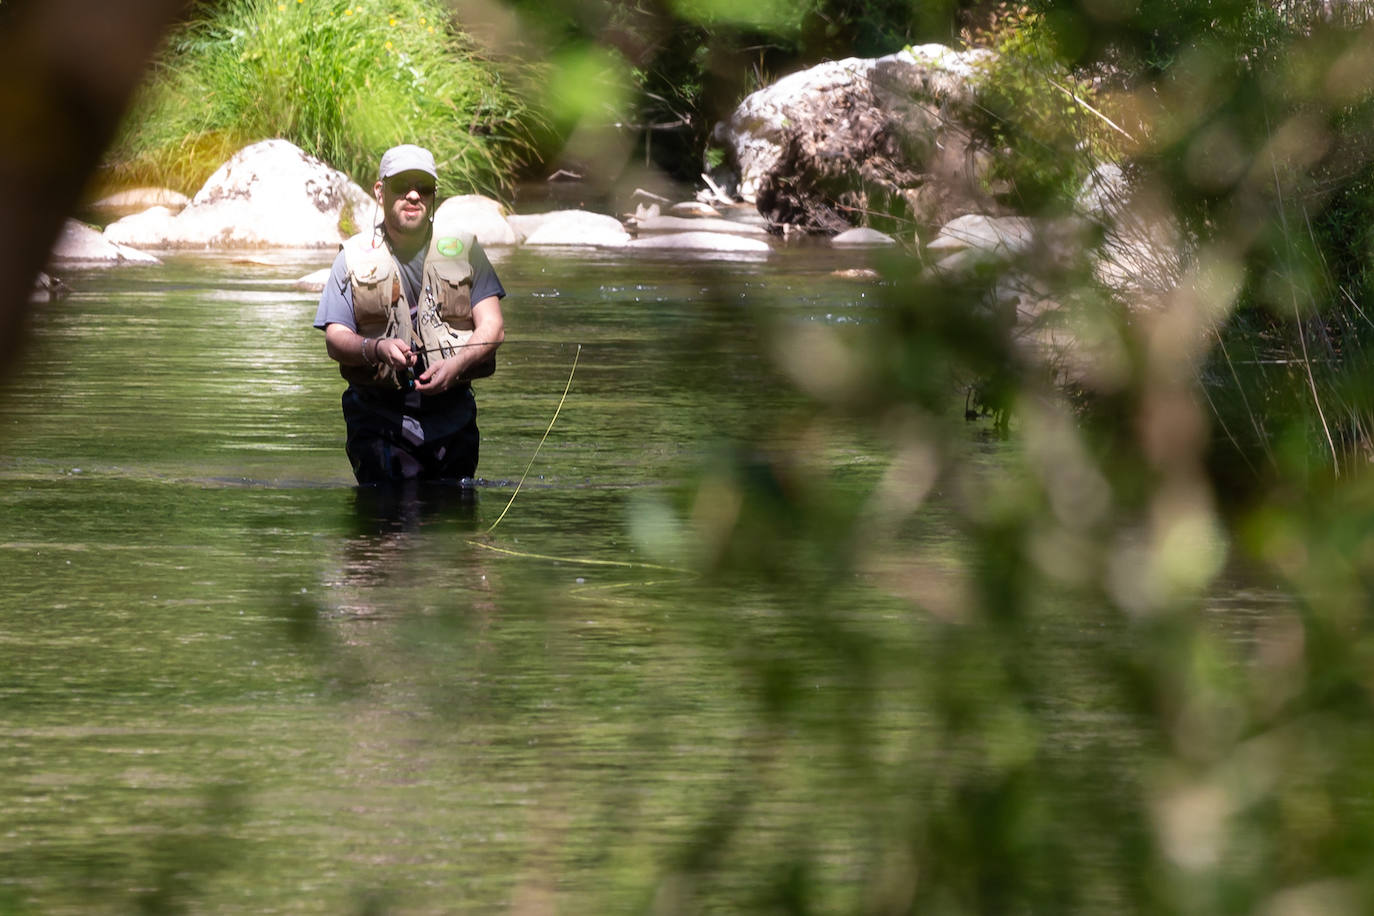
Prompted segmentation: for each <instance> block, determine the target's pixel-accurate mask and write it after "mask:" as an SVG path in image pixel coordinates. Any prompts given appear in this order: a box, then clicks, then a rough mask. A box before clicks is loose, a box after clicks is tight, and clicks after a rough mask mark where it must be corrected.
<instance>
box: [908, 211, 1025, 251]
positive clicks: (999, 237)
mask: <svg viewBox="0 0 1374 916" xmlns="http://www.w3.org/2000/svg"><path fill="white" fill-rule="evenodd" d="M1034 241H1035V223H1034V221H1033V220H1031V219H1029V218H1027V217H1024V216H988V215H987V214H984V213H968V214H965V215H964V216H960V217H956V218H955V219H952V220H950V221H949V222H948V223H946V224H945V225H943V226H941V227H940V231H939V232H938V233H937V234H936V236H935V238H934V239H933V240H931V242H930V244H928V245H926V249H927V250H928V251H932V252H937V253H939V254H941V255H942V256H943V255H948V254H951V253H953V252H957V251H963V250H964V249H974V250H977V251H984V252H1001V253H1004V254H1017V253H1020V252H1023V251H1025V250H1027V249H1028V248H1029V247H1030V246H1031V244H1032V243H1033V242H1034Z"/></svg>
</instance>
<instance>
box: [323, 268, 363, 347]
mask: <svg viewBox="0 0 1374 916" xmlns="http://www.w3.org/2000/svg"><path fill="white" fill-rule="evenodd" d="M331 324H341V325H343V326H344V327H346V328H348V329H349V330H350V331H356V330H357V329H358V326H357V324H356V323H355V322H354V320H353V287H352V285H351V284H350V283H349V282H348V261H347V259H346V258H345V257H344V253H343V252H342V251H340V252H339V255H338V257H336V258H335V259H334V266H333V267H331V268H330V269H329V279H328V280H326V281H325V283H324V290H323V291H321V293H320V305H319V308H317V309H316V310H315V327H317V328H319V329H320V330H321V331H323V330H324V329H325V327H326V326H327V325H331Z"/></svg>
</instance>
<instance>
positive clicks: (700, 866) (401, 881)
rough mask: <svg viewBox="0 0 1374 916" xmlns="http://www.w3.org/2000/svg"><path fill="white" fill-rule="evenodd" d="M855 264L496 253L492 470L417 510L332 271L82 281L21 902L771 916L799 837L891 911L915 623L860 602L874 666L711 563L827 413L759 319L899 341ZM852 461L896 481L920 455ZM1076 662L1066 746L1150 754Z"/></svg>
mask: <svg viewBox="0 0 1374 916" xmlns="http://www.w3.org/2000/svg"><path fill="white" fill-rule="evenodd" d="M855 259H856V257H855V256H854V255H843V256H840V255H835V254H831V253H829V252H827V251H825V250H823V249H820V250H814V251H781V252H775V254H774V255H773V256H772V257H771V258H770V259H769V260H768V261H767V262H762V261H760V262H745V263H730V262H718V261H711V260H697V261H691V260H688V261H683V260H671V259H652V258H644V257H640V258H625V257H620V256H610V255H604V256H603V255H591V256H587V255H583V256H578V257H571V256H558V255H549V256H543V257H533V256H528V255H520V256H506V257H501V256H499V255H498V258H497V265H498V269H499V270H500V272H501V274H502V277H503V280H504V281H505V284H506V286H507V288H508V290H509V293H510V296H509V298H508V299H507V301H506V306H505V313H506V320H507V333H508V340H507V343H506V345H505V346H504V347H503V348H502V350H501V352H500V356H499V370H498V373H497V375H496V376H495V377H493V378H491V379H488V380H485V381H483V382H481V383H479V386H478V401H479V407H480V417H479V420H480V425H481V428H482V431H483V445H482V460H481V466H480V469H479V473H480V476H481V478H482V479H481V480H480V481H479V482H478V486H477V487H475V489H474V490H473V491H471V492H458V491H456V490H446V491H442V492H437V493H436V492H427V493H424V494H421V495H420V497H419V498H417V499H415V500H414V501H402V502H400V503H386V504H381V503H379V502H378V501H377V500H375V499H373V498H371V497H370V496H369V495H367V494H359V493H358V492H356V491H355V489H354V488H353V487H352V478H351V475H350V473H349V470H348V467H347V463H346V461H345V458H344V455H343V450H342V421H341V419H340V415H339V406H338V400H339V394H340V391H341V388H342V383H341V381H340V379H339V377H338V375H337V373H336V371H335V369H334V368H333V367H332V365H331V364H330V363H329V362H328V360H327V359H326V358H325V355H324V347H323V340H322V335H320V334H319V332H317V331H314V330H313V329H311V328H310V326H309V325H310V322H311V319H312V317H313V313H314V310H315V296H314V295H312V294H309V293H301V292H296V291H294V290H293V287H292V283H293V281H294V280H295V279H296V278H298V277H300V276H301V275H303V274H305V273H307V272H309V271H311V270H314V269H316V268H319V267H321V266H325V265H327V263H328V261H329V254H328V253H318V252H298V253H274V254H262V255H253V256H250V257H229V256H214V257H211V256H204V255H202V256H189V255H178V256H169V257H168V258H167V260H166V263H165V264H164V265H163V266H160V267H156V268H131V269H124V270H117V271H105V272H99V271H78V272H74V273H72V274H70V275H69V276H68V277H67V280H68V282H69V283H70V285H71V286H72V288H73V289H74V293H73V295H71V297H70V298H68V299H65V300H63V301H59V302H54V303H47V304H43V305H40V306H38V307H37V308H36V310H35V313H34V322H33V335H32V340H31V344H30V347H29V351H28V355H27V357H26V360H25V362H24V364H23V366H22V367H21V368H20V370H19V372H18V374H17V376H16V378H15V380H14V382H13V384H12V385H11V387H10V389H9V392H8V396H7V397H6V398H5V399H4V400H3V402H0V511H2V512H3V517H4V529H3V534H0V577H3V579H4V582H5V585H4V589H3V593H0V594H2V595H3V597H0V912H18V913H76V912H91V911H99V912H128V911H133V910H141V911H143V912H174V911H178V912H179V911H182V910H183V908H189V909H190V911H193V912H220V913H264V912H294V913H347V912H382V911H394V912H406V913H410V912H415V913H420V912H476V913H484V912H485V913H496V912H509V911H517V912H554V911H558V912H573V913H606V912H644V911H646V910H653V909H655V908H658V909H661V910H664V911H669V910H672V909H673V900H675V899H677V897H682V898H683V899H687V898H688V895H690V893H691V891H690V888H689V887H688V886H687V884H686V883H685V882H683V881H679V880H678V879H677V878H675V877H674V876H677V875H681V874H696V875H701V874H715V875H717V876H718V880H717V882H716V884H715V885H714V887H713V890H712V892H711V893H712V894H713V895H714V896H713V897H711V898H710V899H709V900H706V901H704V902H703V901H699V903H701V905H702V906H705V907H706V908H708V909H709V908H711V906H712V905H713V906H714V907H715V908H717V909H720V908H721V907H722V901H731V900H733V901H736V902H737V903H738V904H739V906H740V908H750V907H751V906H755V905H758V906H762V903H761V902H760V900H759V898H758V897H757V895H758V893H759V887H760V886H762V885H763V884H764V883H768V882H771V883H773V884H776V880H775V879H776V875H773V874H771V872H770V870H775V869H776V868H777V867H779V866H780V863H786V862H790V861H795V860H796V859H797V858H798V857H799V856H800V857H802V858H805V859H806V860H808V861H811V862H813V863H814V868H815V870H816V871H815V874H814V875H812V876H811V877H810V878H809V879H808V881H809V884H808V887H809V888H810V891H809V893H810V894H811V895H812V898H813V902H814V904H815V905H816V909H817V911H825V910H826V909H827V908H831V909H841V910H852V909H853V908H854V907H856V906H858V904H859V902H861V901H863V900H864V899H866V898H865V894H866V893H868V890H867V888H868V885H870V883H871V882H872V880H873V876H872V875H871V874H869V873H868V872H867V871H866V869H867V868H868V865H867V864H866V863H869V862H870V860H871V856H870V852H871V849H870V847H871V846H872V844H873V843H874V842H876V841H877V838H876V837H873V836H872V833H873V831H874V824H875V823H876V824H881V823H882V822H883V820H884V816H885V815H884V812H883V811H882V810H881V807H882V805H881V801H880V800H881V799H882V797H883V794H884V793H883V786H884V785H885V784H886V783H888V782H891V783H892V784H893V786H894V791H895V792H900V791H901V783H902V780H903V778H904V777H903V771H902V768H901V766H900V763H901V761H903V760H904V759H907V758H908V757H909V755H911V754H912V753H913V748H919V747H920V735H921V729H922V725H923V723H922V721H921V716H920V714H919V712H918V711H917V710H916V709H915V708H914V707H913V706H911V705H910V704H909V701H910V699H911V697H912V695H913V692H914V691H915V690H916V681H915V674H914V673H913V672H912V670H911V667H912V665H911V659H913V658H920V657H921V653H922V652H923V651H925V649H924V647H923V645H922V640H923V636H922V634H921V631H920V628H919V627H918V626H916V625H914V623H913V616H912V612H911V608H910V606H909V605H908V604H906V603H905V602H903V601H901V600H899V599H898V598H897V597H895V596H893V595H891V594H888V593H887V592H885V591H883V590H881V589H878V588H874V587H872V586H870V585H868V584H865V583H864V582H862V581H855V582H853V583H850V584H848V585H845V586H843V588H845V589H847V590H849V591H850V592H851V593H852V594H850V595H849V596H848V597H846V598H844V600H842V601H840V602H839V604H840V605H841V606H849V607H852V609H853V610H852V612H849V613H848V614H847V617H848V618H849V619H847V620H845V621H844V622H843V624H844V625H843V627H842V628H841V630H842V632H843V633H844V634H848V636H847V638H857V639H858V641H859V642H860V643H862V645H863V646H864V647H865V648H863V649H862V650H861V651H860V650H856V651H858V655H846V654H845V653H846V652H848V651H849V649H846V648H844V647H841V649H840V650H836V647H835V645H834V642H835V640H834V639H833V638H832V636H831V635H828V631H826V630H825V627H826V626H828V625H829V624H828V623H827V622H826V621H818V620H816V619H815V618H814V616H813V615H812V614H811V613H810V612H809V611H808V609H807V607H805V603H804V602H797V603H796V604H789V603H788V601H786V600H784V599H783V598H780V597H779V596H780V595H782V596H786V595H787V594H789V593H788V592H787V590H786V589H785V588H784V589H779V590H768V589H762V588H760V589H759V590H758V593H757V595H755V594H754V593H753V592H751V588H752V586H750V585H749V584H747V583H745V584H741V583H738V582H736V583H734V584H725V583H718V582H711V581H707V580H705V579H701V578H698V577H696V576H694V575H692V574H691V573H690V572H687V571H686V569H687V568H689V567H690V566H692V565H693V560H694V558H693V557H691V556H689V555H684V554H683V553H682V552H681V551H680V549H679V548H680V546H681V545H680V542H681V540H682V538H681V537H680V535H681V529H680V526H681V525H684V524H686V522H685V521H684V519H686V518H687V517H688V516H689V515H690V512H691V508H692V507H691V505H690V504H689V495H686V494H690V487H688V486H687V485H686V484H687V482H689V481H693V480H695V479H696V475H698V473H699V470H700V469H701V468H702V467H704V466H708V465H709V459H710V456H711V455H712V454H716V453H719V452H721V451H722V450H728V449H730V448H732V447H733V446H734V445H735V444H737V443H739V442H746V441H751V440H753V441H765V442H766V441H767V439H768V436H769V435H770V429H771V428H772V427H774V426H776V425H777V424H779V423H783V422H785V418H786V417H787V415H788V411H789V409H791V408H792V407H793V406H796V405H794V404H793V403H792V402H793V401H794V400H795V396H793V395H791V394H789V393H788V389H787V386H786V385H785V384H780V383H779V379H778V373H777V370H776V368H775V366H774V365H773V364H772V362H771V361H770V360H769V359H768V358H766V357H765V356H761V355H760V351H761V350H766V348H764V347H761V346H759V345H758V342H757V341H755V340H753V339H751V332H750V331H748V330H746V329H747V328H751V327H759V326H762V325H766V324H768V323H770V322H778V323H783V324H786V323H792V322H823V323H828V324H836V323H845V322H863V321H864V320H866V318H867V317H868V316H870V315H871V313H872V309H873V308H874V306H875V303H874V301H873V298H872V297H873V294H874V286H873V284H872V283H871V282H856V281H855V280H852V279H841V278H837V277H835V276H832V273H831V272H832V271H833V270H835V269H836V268H838V267H847V266H852V264H853V262H854V260H855ZM574 366H576V369H575V371H574ZM570 378H571V385H569V379H570ZM565 388H566V389H567V390H568V395H567V398H566V400H565V401H564V400H562V396H563V393H564V390H565ZM560 404H561V411H559V412H558V414H557V421H556V422H555V423H553V425H552V428H551V429H550V423H551V422H552V421H553V419H554V416H555V411H558V409H559V407H560ZM546 431H547V432H548V438H547V440H546V441H543V445H542V448H541V447H540V443H541V439H542V437H544V435H545V433H546ZM969 434H970V436H979V435H982V434H983V433H982V432H980V431H979V430H978V429H977V428H975V427H973V426H971V427H970V433H969ZM996 448H997V446H996V445H993V444H989V445H988V446H987V448H986V450H985V452H983V453H982V454H983V456H984V458H985V459H986V460H988V461H989V462H992V463H994V464H995V462H996V460H997V454H996ZM975 451H976V450H975ZM828 460H831V461H832V462H833V466H834V474H835V479H836V482H837V485H838V487H839V490H840V492H841V493H846V492H847V493H851V494H852V498H853V499H856V500H859V499H865V498H867V497H868V496H869V494H870V493H871V490H872V487H873V485H874V483H875V481H876V480H877V478H878V476H879V475H880V474H881V471H882V468H883V467H884V466H885V462H886V458H885V457H884V456H883V455H881V454H879V453H878V452H877V446H876V445H875V444H874V443H872V442H865V441H860V438H859V437H857V436H856V438H855V441H853V442H852V443H848V444H847V445H845V447H843V448H840V449H838V450H837V452H836V454H834V455H832V456H829V458H828ZM527 469H528V474H527V475H526V471H527ZM522 479H523V481H524V484H523V486H522V488H521V489H520V491H519V495H518V497H516V499H515V501H514V502H513V503H512V502H511V497H512V495H513V494H514V493H515V492H516V490H515V484H516V482H518V481H520V480H522ZM932 511H938V510H935V509H932ZM503 513H504V515H503ZM498 519H499V524H498ZM493 526H495V527H494V528H493ZM936 527H938V526H936ZM935 546H936V548H937V549H938V548H939V544H938V542H937V543H936V545H935ZM760 549H761V551H763V553H764V554H766V553H767V550H768V546H767V544H763V545H761V547H760ZM796 574H797V575H800V576H802V577H803V579H804V578H805V575H806V573H805V571H796ZM828 603H829V605H830V606H832V607H833V606H835V604H836V601H835V599H834V597H833V596H831V597H830V598H829V601H828ZM1063 627H1064V631H1065V633H1066V636H1067V638H1066V640H1065V646H1066V649H1065V652H1066V656H1067V655H1068V654H1070V653H1072V652H1074V651H1077V650H1082V649H1087V650H1091V649H1092V648H1093V646H1094V645H1095V644H1096V642H1097V641H1098V640H1100V639H1104V638H1106V637H1104V636H1102V635H1100V634H1099V633H1098V631H1096V630H1095V629H1094V628H1093V627H1092V626H1084V625H1081V624H1080V623H1078V622H1074V621H1067V620H1066V621H1064V622H1063ZM855 634H858V636H857V637H855ZM856 661H858V662H862V664H863V670H856V669H855V668H854V663H855V662H856ZM1054 664H1060V663H1059V662H1055V663H1054ZM1062 667H1063V668H1064V670H1065V671H1066V672H1067V673H1065V674H1064V675H1063V679H1064V681H1065V682H1066V683H1068V684H1071V685H1076V686H1074V687H1073V688H1071V689H1072V690H1077V691H1079V694H1078V695H1077V696H1073V695H1070V696H1066V697H1065V700H1064V703H1065V710H1066V711H1065V714H1064V720H1065V732H1066V734H1068V735H1074V734H1085V735H1088V736H1089V739H1092V738H1096V737H1100V736H1101V735H1102V734H1103V733H1104V732H1110V731H1111V729H1112V728H1113V726H1112V723H1111V721H1110V720H1109V719H1108V720H1103V719H1102V718H1101V717H1100V716H1098V715H1097V712H1096V707H1095V700H1094V698H1093V686H1092V678H1093V675H1092V669H1091V668H1090V667H1087V668H1084V669H1083V670H1081V671H1078V670H1077V669H1074V668H1073V667H1072V663H1071V662H1067V661H1065V662H1063V663H1062ZM799 696H800V697H801V698H802V700H801V701H798V697H799ZM780 698H781V699H780ZM1080 701H1081V702H1080ZM774 703H781V704H783V706H784V707H785V708H786V709H788V710H790V711H788V712H786V713H785V714H781V715H779V714H776V711H775V710H771V707H770V704H774ZM1089 739H1085V740H1089ZM917 753H919V751H918V752H917ZM727 838H728V839H729V844H728V846H729V848H728V849H726V848H723V847H721V846H720V844H721V843H723V842H725V840H726V839H727ZM727 859H728V864H727V862H726V860H727ZM665 901H666V902H665ZM751 901H752V902H751ZM765 908H766V907H765ZM726 909H727V910H728V909H729V906H728V905H726Z"/></svg>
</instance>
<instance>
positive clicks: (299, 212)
mask: <svg viewBox="0 0 1374 916" xmlns="http://www.w3.org/2000/svg"><path fill="white" fill-rule="evenodd" d="M375 209H376V201H375V200H374V199H373V198H372V196H371V195H370V194H368V193H367V192H365V191H364V190H363V189H362V188H361V187H359V186H358V185H357V184H356V183H355V182H353V181H352V180H351V179H350V178H349V177H348V176H347V175H344V174H343V173H342V172H339V171H337V170H335V169H333V168H330V167H329V166H328V165H326V164H325V163H323V162H321V161H320V160H318V159H316V158H315V157H314V156H311V155H308V154H307V153H306V152H305V151H303V150H302V149H300V148H299V147H297V146H295V145H294V144H292V143H289V142H287V141H285V140H265V141H263V142H261V143H255V144H253V145H251V146H248V147H245V148H244V149H242V150H240V151H239V152H237V153H235V154H234V155H233V157H231V158H230V159H229V161H228V162H226V163H225V164H224V165H223V166H221V167H220V168H219V170H218V171H216V172H215V174H214V175H212V176H210V179H209V181H207V182H206V183H205V185H204V186H203V187H202V188H201V189H200V190H199V191H198V192H196V195H195V197H193V198H192V199H191V203H190V204H189V205H187V207H186V208H185V209H183V210H182V211H180V212H179V213H176V214H174V215H171V216H170V218H163V216H162V215H160V214H159V215H155V216H150V217H147V218H146V219H142V220H140V219H138V217H128V218H125V219H122V220H119V221H117V222H115V223H112V224H110V226H108V227H106V230H105V234H106V237H107V238H108V239H109V240H110V241H112V242H116V243H119V244H125V245H134V246H138V247H142V248H218V249H225V248H230V249H232V248H333V247H336V246H338V245H339V244H340V243H341V242H342V241H343V240H344V239H345V238H347V237H348V236H349V235H351V234H352V233H353V232H356V231H357V229H358V227H362V226H368V225H371V221H372V219H373V216H374V212H375ZM168 212H169V213H170V211H168ZM142 215H143V214H140V216H142Z"/></svg>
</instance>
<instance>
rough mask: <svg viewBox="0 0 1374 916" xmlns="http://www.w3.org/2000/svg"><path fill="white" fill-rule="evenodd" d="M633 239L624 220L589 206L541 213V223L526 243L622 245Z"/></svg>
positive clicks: (593, 245)
mask: <svg viewBox="0 0 1374 916" xmlns="http://www.w3.org/2000/svg"><path fill="white" fill-rule="evenodd" d="M628 241H630V233H629V232H627V231H625V227H624V226H623V225H621V223H620V220H618V219H616V218H615V217H613V216H606V215H604V214H601V213H591V212H588V211H586V210H554V211H551V212H549V213H545V214H541V218H540V220H539V225H538V227H537V228H535V229H534V230H533V231H532V232H531V233H530V234H529V235H528V236H527V237H526V238H525V244H526V245H528V246H531V247H539V246H578V247H586V246H591V247H597V248H619V247H621V246H623V245H624V244H625V243H626V242H628Z"/></svg>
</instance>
